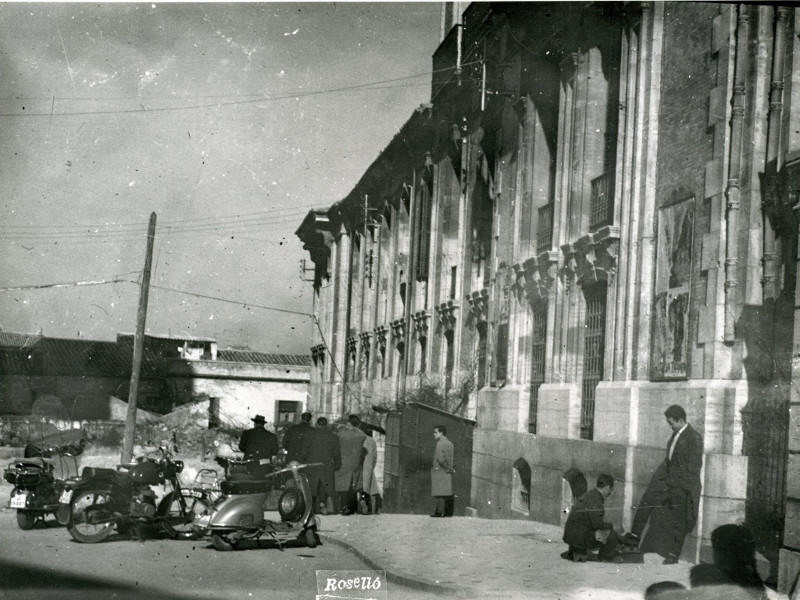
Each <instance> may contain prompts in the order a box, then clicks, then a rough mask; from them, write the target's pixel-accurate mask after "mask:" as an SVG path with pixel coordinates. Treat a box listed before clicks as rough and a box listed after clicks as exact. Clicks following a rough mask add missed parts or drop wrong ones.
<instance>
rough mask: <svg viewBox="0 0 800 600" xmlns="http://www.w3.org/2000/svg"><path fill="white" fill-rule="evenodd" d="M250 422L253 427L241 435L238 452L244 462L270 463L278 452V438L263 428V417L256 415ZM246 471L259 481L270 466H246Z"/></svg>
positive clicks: (264, 420)
mask: <svg viewBox="0 0 800 600" xmlns="http://www.w3.org/2000/svg"><path fill="white" fill-rule="evenodd" d="M251 420H252V421H253V423H254V426H253V428H252V429H248V430H246V431H244V432H243V433H242V437H241V439H240V440H239V450H241V451H242V452H244V459H245V460H254V461H258V460H261V459H269V460H270V461H272V458H273V457H274V456H275V455H276V454H277V453H278V452H279V451H280V446H279V445H278V436H277V435H275V434H274V433H272V432H271V431H267V429H266V428H265V427H264V424H265V423H266V419H265V418H264V416H263V415H256V416H255V417H253V418H252V419H251ZM248 471H249V472H250V475H252V476H253V477H255V478H257V479H260V478H261V477H263V476H264V475H266V474H267V473H269V472H271V471H272V466H271V465H270V464H265V465H251V466H248Z"/></svg>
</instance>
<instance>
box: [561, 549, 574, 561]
mask: <svg viewBox="0 0 800 600" xmlns="http://www.w3.org/2000/svg"><path fill="white" fill-rule="evenodd" d="M561 558H563V559H564V560H572V552H570V551H569V550H567V551H565V552H562V553H561Z"/></svg>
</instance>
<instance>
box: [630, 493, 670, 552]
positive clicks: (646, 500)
mask: <svg viewBox="0 0 800 600" xmlns="http://www.w3.org/2000/svg"><path fill="white" fill-rule="evenodd" d="M667 504H669V488H668V487H667V483H666V482H665V481H664V480H663V479H656V480H653V481H651V482H650V484H649V485H648V486H647V489H646V490H645V491H644V494H642V498H641V499H640V500H639V506H637V507H636V514H635V515H634V516H633V524H632V525H631V533H632V534H633V535H635V536H636V537H639V538H641V537H642V532H643V531H644V528H645V526H646V525H647V521H648V520H649V519H650V515H651V514H652V512H653V510H654V509H655V508H656V507H659V506H665V505H667Z"/></svg>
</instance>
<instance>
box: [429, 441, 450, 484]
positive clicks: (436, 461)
mask: <svg viewBox="0 0 800 600" xmlns="http://www.w3.org/2000/svg"><path fill="white" fill-rule="evenodd" d="M452 495H453V442H451V441H450V440H448V439H447V438H446V437H444V436H442V437H440V438H439V441H437V442H436V449H435V450H434V451H433V465H432V466H431V496H452Z"/></svg>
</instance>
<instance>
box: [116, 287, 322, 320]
mask: <svg viewBox="0 0 800 600" xmlns="http://www.w3.org/2000/svg"><path fill="white" fill-rule="evenodd" d="M128 283H135V282H133V281H128ZM150 287H151V288H156V289H159V290H166V291H168V292H175V293H177V294H185V295H187V296H195V297H197V298H205V299H207V300H217V301H218V302H227V303H228V304H237V305H239V306H243V307H245V308H246V307H248V306H250V307H253V308H261V309H263V310H274V311H275V312H282V313H288V314H292V315H300V316H303V317H313V316H314V315H313V314H312V313H308V312H300V311H297V310H289V309H286V308H276V307H274V306H263V305H260V304H254V303H252V302H247V301H242V300H231V299H229V298H220V297H218V296H209V295H207V294H198V293H195V292H187V291H184V290H177V289H175V288H169V287H166V286H163V285H155V284H153V283H151V284H150Z"/></svg>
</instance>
